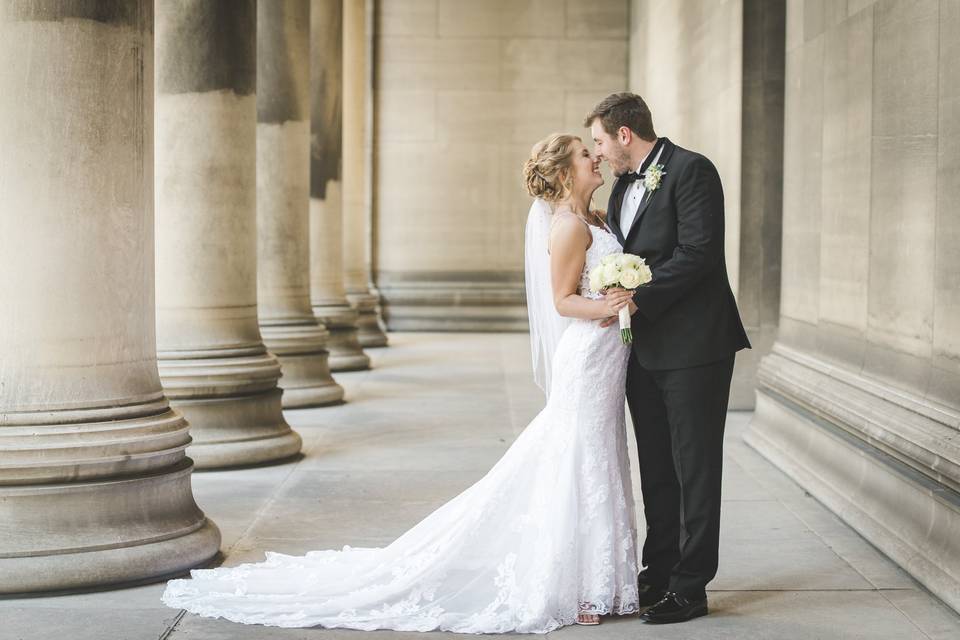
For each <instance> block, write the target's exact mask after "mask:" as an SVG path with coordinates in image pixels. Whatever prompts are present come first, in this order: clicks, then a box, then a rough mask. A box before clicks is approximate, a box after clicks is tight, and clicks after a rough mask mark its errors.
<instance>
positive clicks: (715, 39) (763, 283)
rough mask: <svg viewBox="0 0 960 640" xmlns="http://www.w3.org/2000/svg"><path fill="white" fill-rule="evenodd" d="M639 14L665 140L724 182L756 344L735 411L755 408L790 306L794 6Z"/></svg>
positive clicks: (690, 7)
mask: <svg viewBox="0 0 960 640" xmlns="http://www.w3.org/2000/svg"><path fill="white" fill-rule="evenodd" d="M630 6H631V11H630V15H631V19H632V21H633V33H632V37H631V46H630V53H631V64H630V72H631V76H632V77H631V82H632V84H631V88H632V90H633V91H635V92H637V93H639V94H640V95H642V96H643V97H644V99H645V100H646V101H647V103H648V104H649V105H650V109H651V111H652V112H653V124H654V128H655V129H656V131H657V133H658V134H659V135H661V136H667V137H669V138H670V139H671V140H673V141H674V142H676V143H677V144H679V145H681V146H683V147H686V148H688V149H693V150H694V151H698V152H700V153H703V154H704V155H705V156H707V157H708V158H710V159H711V160H712V161H713V162H714V164H716V166H717V170H718V171H719V172H720V177H721V179H722V181H723V191H724V205H725V223H726V228H725V243H724V250H725V253H726V256H725V257H726V266H727V273H728V274H729V277H730V284H731V287H732V289H733V292H734V294H735V295H736V296H737V305H738V307H739V309H740V316H741V318H742V319H743V323H744V326H745V328H746V330H747V335H748V336H749V337H750V342H751V344H752V345H753V348H752V349H749V350H744V351H741V352H740V353H738V354H737V358H736V368H735V369H734V374H733V384H732V387H731V390H730V409H732V410H744V409H747V410H749V409H752V408H753V404H754V390H755V388H756V380H757V367H758V365H759V361H760V358H761V357H762V356H764V355H766V354H767V353H769V352H770V348H771V346H772V344H773V339H774V335H775V333H776V329H777V322H778V318H779V308H780V232H781V219H782V207H781V195H782V192H783V92H784V88H783V82H784V80H783V64H784V62H783V60H784V57H783V56H784V53H783V50H784V24H785V20H786V5H785V2H784V0H734V1H731V2H723V3H720V2H714V1H713V0H687V1H686V2H685V3H682V4H681V3H673V4H669V5H661V4H660V3H657V2H654V1H652V0H631V5H630ZM691 15H696V16H698V19H697V20H694V21H691V20H690V16H691Z"/></svg>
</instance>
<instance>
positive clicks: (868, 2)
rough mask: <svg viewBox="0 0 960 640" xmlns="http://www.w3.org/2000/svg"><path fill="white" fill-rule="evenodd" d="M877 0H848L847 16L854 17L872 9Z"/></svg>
mask: <svg viewBox="0 0 960 640" xmlns="http://www.w3.org/2000/svg"><path fill="white" fill-rule="evenodd" d="M876 2H877V0H847V15H848V16H852V15H854V14H857V13H860V12H861V11H863V10H864V9H867V8H869V7H872V6H873V5H874V4H875V3H876Z"/></svg>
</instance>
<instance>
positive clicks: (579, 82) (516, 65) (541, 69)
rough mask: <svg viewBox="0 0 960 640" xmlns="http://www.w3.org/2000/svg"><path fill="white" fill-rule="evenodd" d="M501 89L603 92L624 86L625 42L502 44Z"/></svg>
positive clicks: (562, 41) (546, 41)
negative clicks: (613, 87)
mask: <svg viewBox="0 0 960 640" xmlns="http://www.w3.org/2000/svg"><path fill="white" fill-rule="evenodd" d="M501 47H502V51H501V55H502V60H501V74H502V81H503V87H504V88H511V89H521V90H522V89H527V90H529V89H552V90H556V89H576V90H579V91H584V90H587V89H600V90H602V89H606V88H608V87H611V86H625V85H626V82H627V42H626V41H625V40H612V41H602V40H599V41H584V42H577V43H575V44H574V43H571V42H569V41H567V40H561V39H547V38H543V39H536V40H532V39H531V40H522V39H517V38H513V39H508V40H504V41H503V42H502V44H501Z"/></svg>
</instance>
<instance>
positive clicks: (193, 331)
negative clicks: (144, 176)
mask: <svg viewBox="0 0 960 640" xmlns="http://www.w3.org/2000/svg"><path fill="white" fill-rule="evenodd" d="M156 7H157V117H156V134H157V153H156V162H157V167H156V171H157V179H156V184H157V196H156V197H157V344H158V350H159V354H158V355H159V364H160V375H161V378H162V380H163V385H164V388H165V390H166V391H167V395H168V396H169V397H170V399H171V400H172V401H173V404H174V406H175V407H177V408H178V409H180V410H181V411H182V412H183V413H184V415H185V416H186V418H187V419H188V420H189V421H190V424H191V433H192V435H193V439H194V444H193V446H192V447H191V449H190V455H191V456H192V457H193V458H194V459H195V460H196V462H197V466H198V467H203V468H210V467H225V466H234V465H242V464H251V463H257V462H264V461H272V460H279V459H283V458H288V457H290V456H292V455H294V454H296V453H297V452H298V451H299V450H300V437H299V436H298V435H297V434H296V433H294V432H293V431H291V430H290V427H289V426H288V425H287V423H286V422H285V421H284V419H283V415H282V414H281V409H280V394H281V392H280V389H279V388H278V387H277V379H278V378H279V376H280V365H279V363H278V362H277V359H276V358H275V357H273V356H272V355H271V354H269V353H268V352H267V350H266V348H265V347H264V345H263V342H262V341H261V338H260V330H259V327H258V324H257V216H256V192H255V191H256V180H257V178H256V110H257V105H256V95H255V87H256V5H255V3H254V1H253V0H243V1H232V0H203V1H200V0H158V2H157V5H156Z"/></svg>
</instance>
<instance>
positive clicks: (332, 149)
mask: <svg viewBox="0 0 960 640" xmlns="http://www.w3.org/2000/svg"><path fill="white" fill-rule="evenodd" d="M341 2H342V0H312V4H311V13H310V31H311V34H310V61H311V67H310V75H311V79H310V90H311V95H312V100H311V116H310V121H311V122H310V127H311V134H310V140H311V145H310V292H311V293H310V296H311V299H312V302H313V312H314V314H315V315H316V316H317V318H318V319H320V320H321V321H322V322H323V323H324V324H325V325H326V326H327V329H328V330H329V331H330V340H329V341H328V343H327V348H328V349H329V350H330V368H331V369H333V370H334V371H352V370H357V369H368V368H369V367H370V359H369V358H368V357H367V355H366V354H365V353H364V352H363V349H362V348H361V346H360V343H359V342H358V340H357V312H356V310H355V309H353V307H351V306H350V303H349V302H348V301H347V297H346V291H345V289H344V286H343V208H342V199H341V191H342V189H341V183H340V168H341V153H342V144H341V141H342V130H341V122H342V113H343V109H342V105H343V100H342V90H343V82H342V77H343V66H342V60H343V52H342V43H343V28H342V22H343V21H342V17H343V10H342V9H343V8H342V4H341Z"/></svg>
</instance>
